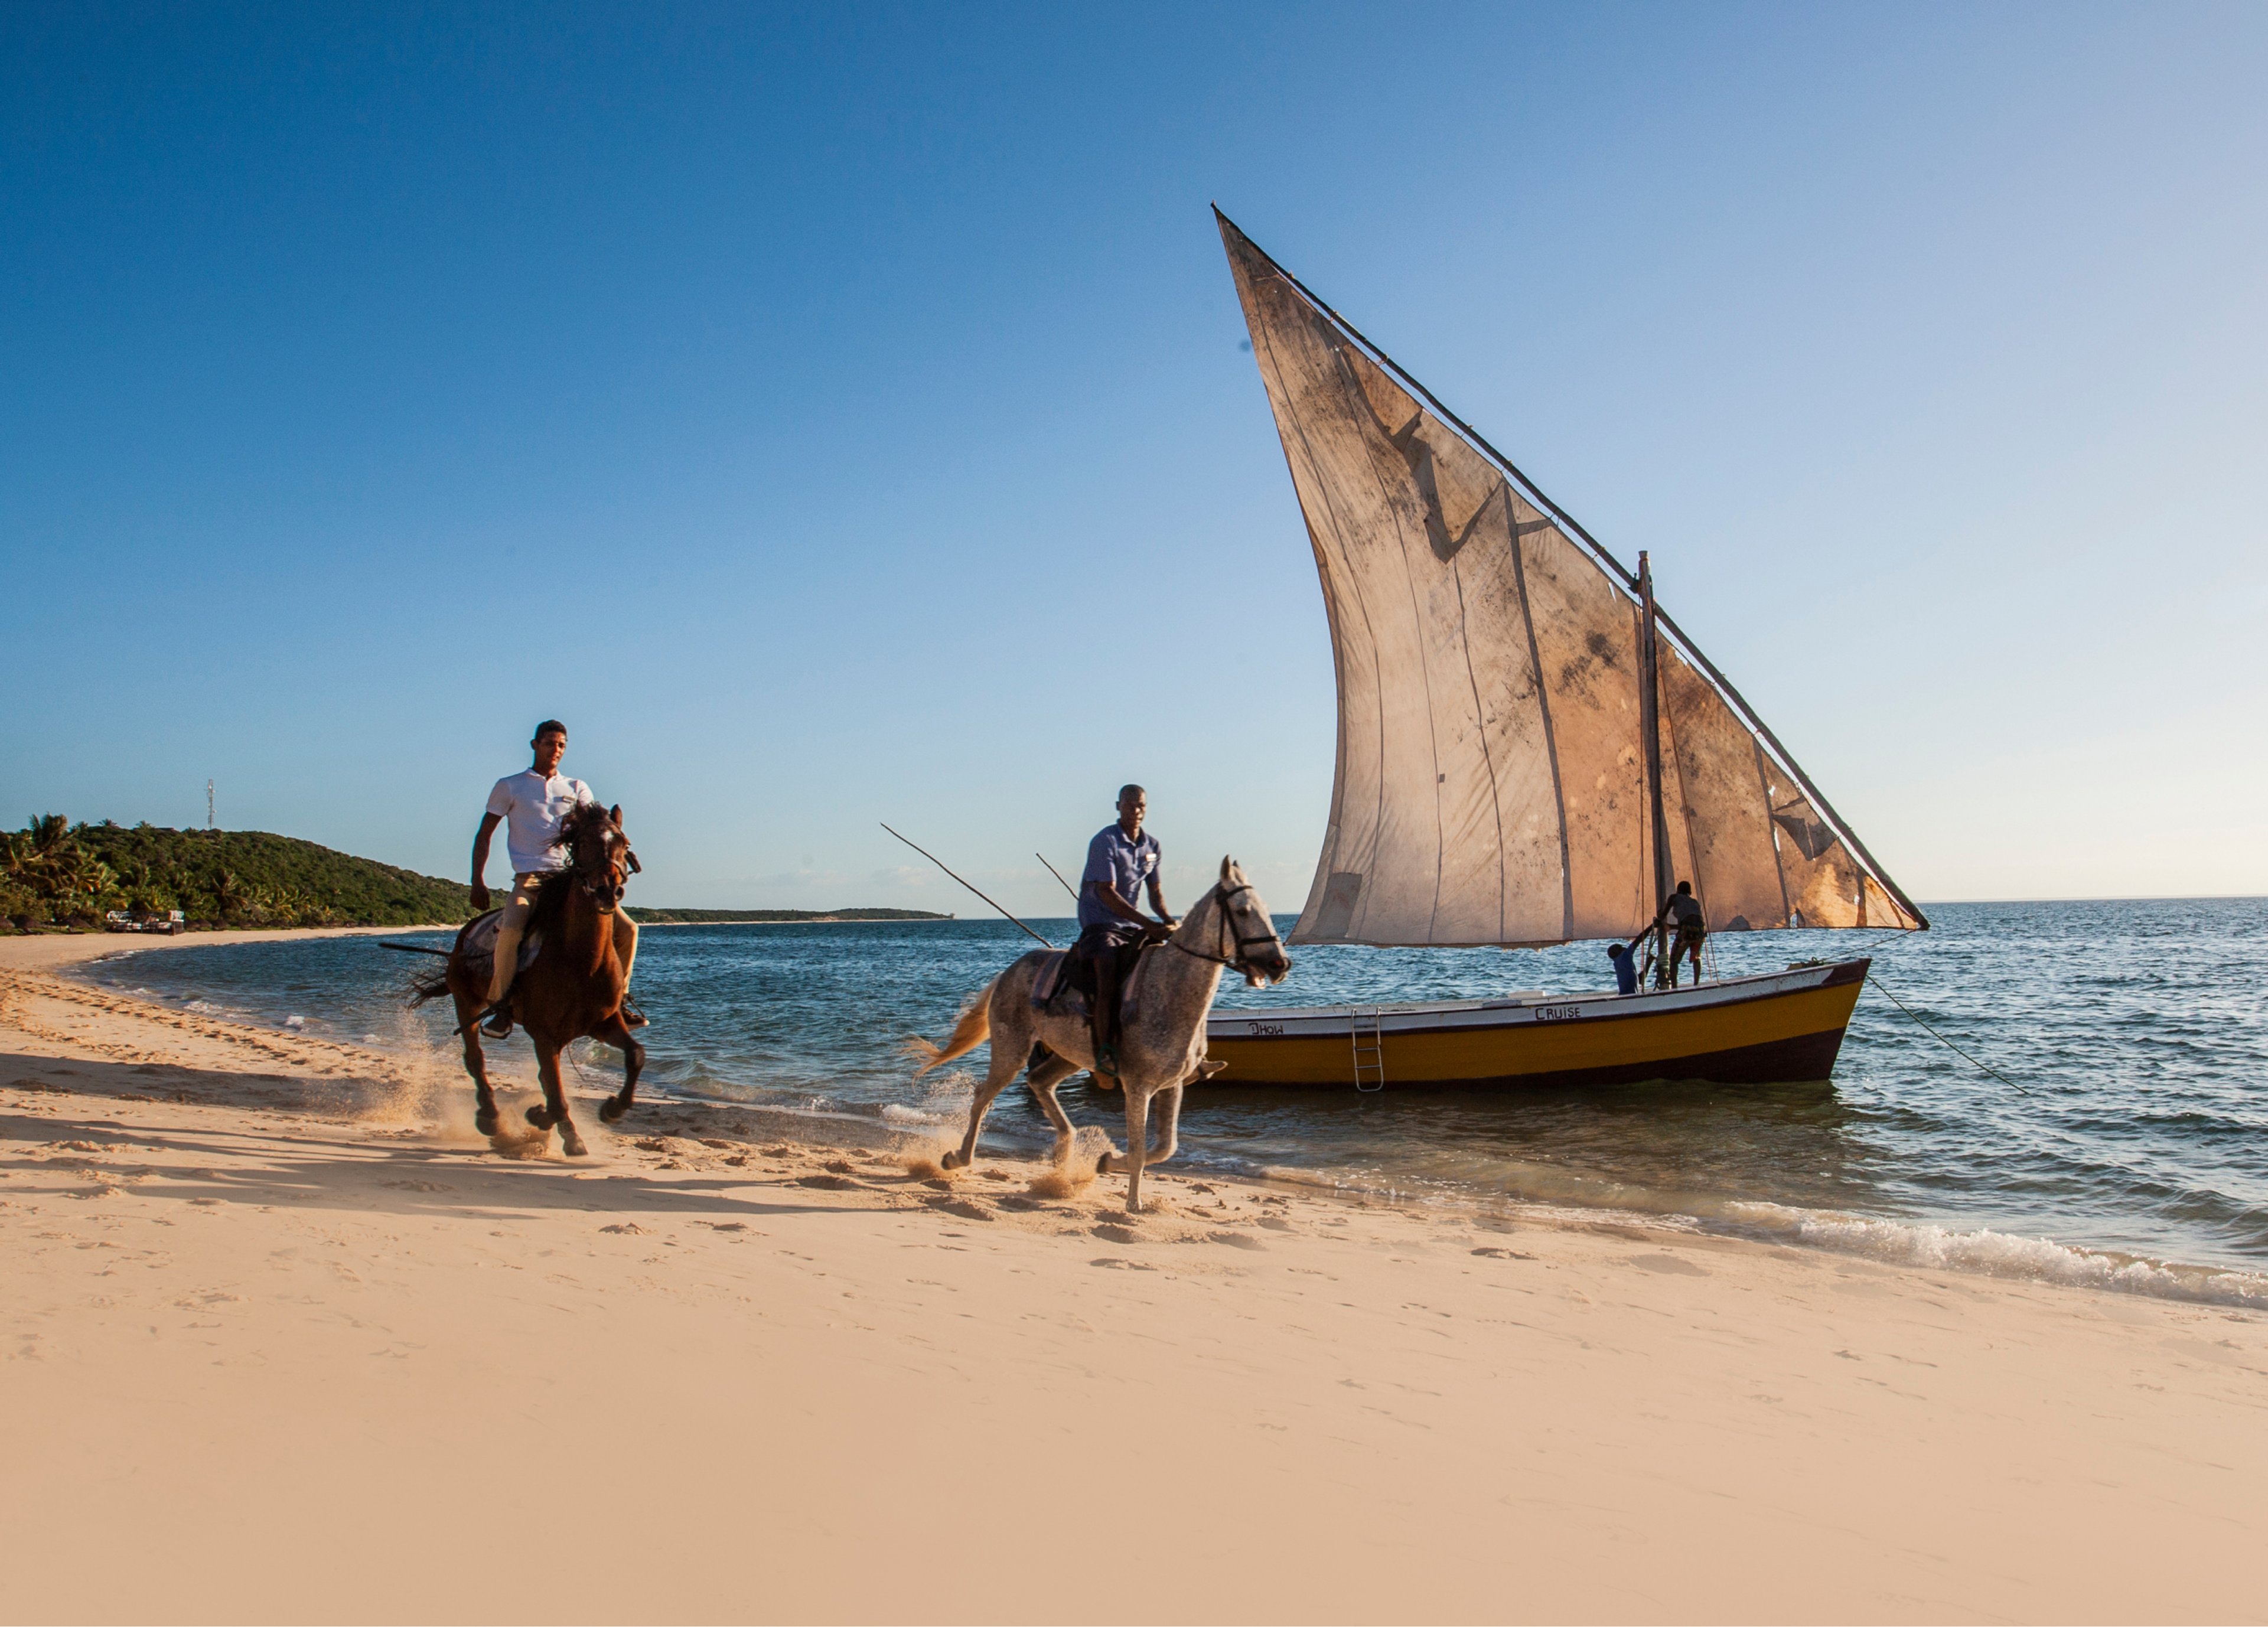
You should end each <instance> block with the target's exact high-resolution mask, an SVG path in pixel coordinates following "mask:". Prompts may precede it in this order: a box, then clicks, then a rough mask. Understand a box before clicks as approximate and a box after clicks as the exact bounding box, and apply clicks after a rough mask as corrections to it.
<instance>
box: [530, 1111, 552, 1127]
mask: <svg viewBox="0 0 2268 1627" xmlns="http://www.w3.org/2000/svg"><path fill="white" fill-rule="evenodd" d="M527 1122H528V1123H531V1124H533V1125H534V1126H535V1128H536V1129H538V1130H549V1129H550V1128H551V1126H552V1123H553V1120H552V1117H551V1113H550V1110H549V1108H528V1110H527Z"/></svg>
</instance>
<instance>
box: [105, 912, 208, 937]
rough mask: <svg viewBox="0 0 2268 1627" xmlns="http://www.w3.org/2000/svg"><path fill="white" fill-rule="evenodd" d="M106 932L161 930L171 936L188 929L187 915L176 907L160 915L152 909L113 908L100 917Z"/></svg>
mask: <svg viewBox="0 0 2268 1627" xmlns="http://www.w3.org/2000/svg"><path fill="white" fill-rule="evenodd" d="M102 930H103V931H106V932H163V933H165V934H166V936H167V937H169V938H170V937H172V936H173V934H174V933H176V932H186V931H188V930H189V922H188V917H187V916H184V915H183V914H182V913H181V912H180V910H178V909H168V910H166V912H165V913H164V914H163V915H160V914H159V913H158V911H156V910H154V909H113V910H109V911H107V913H106V914H105V915H104V916H103V917H102Z"/></svg>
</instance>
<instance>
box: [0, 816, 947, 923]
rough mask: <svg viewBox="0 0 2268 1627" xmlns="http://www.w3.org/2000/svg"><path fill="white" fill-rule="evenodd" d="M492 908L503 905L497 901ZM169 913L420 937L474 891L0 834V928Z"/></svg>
mask: <svg viewBox="0 0 2268 1627" xmlns="http://www.w3.org/2000/svg"><path fill="white" fill-rule="evenodd" d="M497 902H503V901H502V900H501V899H499V900H498V901H497ZM112 909H127V910H132V911H135V912H136V913H139V914H145V915H157V916H162V915H164V914H165V913H166V911H167V910H169V909H178V910H180V912H181V913H182V914H183V915H185V916H187V917H188V924H190V926H192V927H195V928H199V929H203V930H207V931H210V930H214V929H218V928H229V927H239V928H240V927H284V926H421V925H426V924H432V923H438V922H449V921H463V920H468V919H469V918H470V917H471V916H472V914H473V895H472V889H471V888H469V887H467V886H466V885H465V884H464V883H463V882H461V881H444V880H441V879H440V878H439V877H438V876H422V875H419V874H418V873H417V872H416V871H414V870H401V869H398V868H396V867H395V866H394V865H381V864H379V862H378V861H377V860H376V859H371V858H356V857H355V856H354V855H353V854H351V853H341V852H336V851H335V850H332V849H330V848H327V847H320V846H318V845H317V844H316V843H313V842H302V841H300V840H299V839H298V837H296V836H271V835H269V833H268V832H266V831H264V830H171V829H167V828H163V827H161V826H157V825H134V826H126V825H118V824H114V823H112V822H110V821H107V820H106V821H103V822H102V823H101V824H99V825H74V824H72V823H70V821H68V820H66V819H65V818H64V817H63V815H62V814H60V813H48V814H44V815H42V816H41V817H40V818H38V819H35V820H33V821H31V822H30V823H29V824H27V825H26V826H25V827H24V828H23V829H21V830H11V831H5V832H0V922H5V923H7V924H11V925H13V926H14V927H16V928H17V929H18V931H38V930H40V928H42V927H57V926H60V927H71V926H77V927H92V926H99V925H100V924H102V917H103V915H104V913H105V912H106V911H107V910H112ZM630 913H631V915H632V916H634V917H636V918H637V920H638V921H640V922H641V923H645V922H652V923H656V924H674V923H703V924H724V923H727V922H733V921H942V920H948V919H950V918H951V917H946V916H940V915H936V914H933V913H932V912H930V911H928V910H923V909H633V910H631V912H630Z"/></svg>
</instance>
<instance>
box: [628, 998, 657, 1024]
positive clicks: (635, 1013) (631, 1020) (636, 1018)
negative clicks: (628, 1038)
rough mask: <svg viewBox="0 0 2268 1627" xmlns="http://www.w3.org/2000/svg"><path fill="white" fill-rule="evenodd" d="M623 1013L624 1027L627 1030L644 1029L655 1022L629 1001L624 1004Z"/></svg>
mask: <svg viewBox="0 0 2268 1627" xmlns="http://www.w3.org/2000/svg"><path fill="white" fill-rule="evenodd" d="M621 1011H622V1027H625V1028H643V1027H645V1026H646V1025H647V1024H648V1023H649V1022H651V1021H652V1018H650V1017H648V1016H647V1015H646V1014H645V1013H644V1012H642V1011H640V1010H638V1008H637V1006H635V1005H631V1004H630V1002H629V1001H628V1000H624V1001H623V1002H622V1008H621Z"/></svg>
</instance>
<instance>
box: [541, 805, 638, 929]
mask: <svg viewBox="0 0 2268 1627" xmlns="http://www.w3.org/2000/svg"><path fill="white" fill-rule="evenodd" d="M555 845H557V846H560V847H563V848H565V849H566V850H567V868H568V872H569V873H571V875H573V877H574V878H575V884H576V885H577V886H578V887H581V888H582V889H583V891H584V892H585V893H587V894H590V897H591V902H593V903H594V904H596V905H597V906H598V907H599V913H600V915H612V914H613V913H614V912H615V909H616V908H617V907H618V906H620V904H621V903H622V893H623V891H624V889H626V888H627V887H629V886H630V878H631V877H632V876H634V875H636V874H637V872H638V869H639V865H638V861H637V854H636V853H634V852H632V851H631V850H630V838H629V837H628V836H624V835H623V834H622V804H621V803H619V802H617V803H616V804H615V806H613V807H611V808H602V807H600V806H599V805H598V804H597V803H595V802H585V803H584V804H582V805H581V806H578V807H577V808H576V809H575V811H574V812H573V813H570V814H569V815H568V816H567V821H566V823H565V825H564V826H563V827H562V828H561V829H560V832H559V839H558V842H557V843H556V844H555Z"/></svg>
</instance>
